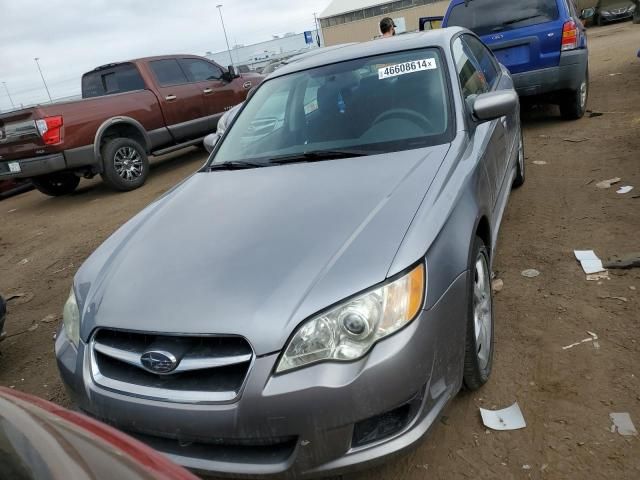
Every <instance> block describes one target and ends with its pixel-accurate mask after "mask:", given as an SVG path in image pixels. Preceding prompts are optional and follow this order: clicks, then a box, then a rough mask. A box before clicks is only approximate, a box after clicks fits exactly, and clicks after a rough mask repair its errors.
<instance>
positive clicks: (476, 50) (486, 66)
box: [462, 35, 500, 88]
mask: <svg viewBox="0 0 640 480" xmlns="http://www.w3.org/2000/svg"><path fill="white" fill-rule="evenodd" d="M462 39H463V41H464V43H465V45H466V46H467V48H468V49H469V52H470V53H472V54H473V56H474V57H475V60H476V61H477V64H478V67H480V70H482V73H483V74H484V78H485V79H486V80H487V83H488V84H489V86H490V87H491V88H493V87H494V86H495V84H496V83H497V82H498V75H499V73H500V72H499V70H498V66H497V63H496V60H495V58H494V56H493V53H491V51H490V50H489V49H488V48H487V47H486V46H485V45H484V44H483V43H482V42H481V41H480V40H478V39H477V38H476V37H474V36H472V35H463V36H462Z"/></svg>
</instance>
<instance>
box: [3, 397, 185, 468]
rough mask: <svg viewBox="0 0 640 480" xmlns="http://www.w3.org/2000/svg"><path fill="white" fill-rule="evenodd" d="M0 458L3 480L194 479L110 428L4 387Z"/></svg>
mask: <svg viewBox="0 0 640 480" xmlns="http://www.w3.org/2000/svg"><path fill="white" fill-rule="evenodd" d="M0 458H2V461H1V462H0V478H2V479H6V480H10V479H11V480H42V479H61V480H62V479H69V480H72V479H73V480H81V479H87V480H88V479H92V480H112V479H121V480H197V477H195V476H194V475H192V474H191V473H189V472H188V471H186V470H184V469H183V468H181V467H178V466H177V465H174V464H173V463H171V462H170V461H169V460H168V459H167V458H165V457H164V456H163V455H161V454H159V453H157V452H154V451H153V450H152V449H151V448H149V447H147V446H146V445H144V444H142V443H140V442H138V441H136V440H134V439H132V438H130V437H128V436H126V435H125V434H123V433H120V432H118V431H117V430H115V429H113V428H111V427H108V426H106V425H104V424H101V423H99V422H97V421H96V420H93V419H91V418H88V417H86V416H84V415H81V414H79V413H75V412H71V411H69V410H66V409H64V408H62V407H60V406H58V405H54V404H53V403H50V402H47V401H46V400H42V399H40V398H37V397H34V396H31V395H27V394H26V393H21V392H18V391H15V390H11V389H8V388H4V387H0Z"/></svg>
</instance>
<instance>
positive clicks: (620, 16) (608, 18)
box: [600, 11, 633, 22]
mask: <svg viewBox="0 0 640 480" xmlns="http://www.w3.org/2000/svg"><path fill="white" fill-rule="evenodd" d="M600 18H601V19H602V21H604V22H615V21H618V20H629V19H630V18H633V11H631V12H621V13H612V12H609V13H604V12H600Z"/></svg>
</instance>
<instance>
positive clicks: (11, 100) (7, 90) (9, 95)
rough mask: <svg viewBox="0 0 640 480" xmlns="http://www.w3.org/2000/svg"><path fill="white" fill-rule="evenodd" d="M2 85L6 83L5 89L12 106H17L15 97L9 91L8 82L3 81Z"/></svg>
mask: <svg viewBox="0 0 640 480" xmlns="http://www.w3.org/2000/svg"><path fill="white" fill-rule="evenodd" d="M2 85H4V89H5V90H6V92H7V96H8V97H9V101H10V102H11V108H16V106H15V104H14V103H13V98H11V94H10V93H9V88H7V82H2Z"/></svg>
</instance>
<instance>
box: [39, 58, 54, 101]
mask: <svg viewBox="0 0 640 480" xmlns="http://www.w3.org/2000/svg"><path fill="white" fill-rule="evenodd" d="M34 60H35V61H36V65H37V66H38V71H39V72H40V77H42V83H44V89H45V90H46V91H47V95H48V96H49V101H50V102H51V103H53V99H52V98H51V94H50V93H49V87H47V82H46V81H45V79H44V75H43V74H42V69H41V68H40V64H39V63H38V60H39V58H38V57H36V58H34Z"/></svg>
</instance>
